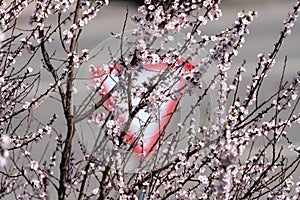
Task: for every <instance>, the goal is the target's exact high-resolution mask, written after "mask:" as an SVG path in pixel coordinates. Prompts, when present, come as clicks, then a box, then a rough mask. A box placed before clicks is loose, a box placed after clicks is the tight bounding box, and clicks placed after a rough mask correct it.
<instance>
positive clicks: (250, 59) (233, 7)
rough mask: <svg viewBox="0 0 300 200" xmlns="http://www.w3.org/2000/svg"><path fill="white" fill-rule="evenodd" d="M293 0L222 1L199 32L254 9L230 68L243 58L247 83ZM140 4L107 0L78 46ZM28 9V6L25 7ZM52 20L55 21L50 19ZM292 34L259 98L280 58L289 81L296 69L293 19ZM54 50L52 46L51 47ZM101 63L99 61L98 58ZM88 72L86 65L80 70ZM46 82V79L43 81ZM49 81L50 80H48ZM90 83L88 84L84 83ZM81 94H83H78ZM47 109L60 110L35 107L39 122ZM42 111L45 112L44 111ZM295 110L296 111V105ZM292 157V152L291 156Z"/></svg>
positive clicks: (271, 85)
mask: <svg viewBox="0 0 300 200" xmlns="http://www.w3.org/2000/svg"><path fill="white" fill-rule="evenodd" d="M295 2H296V0H251V1H250V0H223V1H222V4H221V9H222V11H223V16H222V18H221V19H220V20H219V21H216V22H212V23H211V22H210V23H208V24H207V26H205V27H204V28H203V30H202V33H203V34H207V35H213V34H216V33H219V32H221V31H223V30H225V29H226V28H228V27H230V26H231V25H232V24H233V23H234V21H235V19H236V18H237V13H238V12H240V11H242V10H245V11H249V10H254V11H257V12H258V17H257V18H255V19H254V21H253V22H252V23H251V25H250V27H249V29H250V34H249V35H247V36H246V42H245V44H244V46H243V48H242V49H240V51H239V55H238V57H237V58H235V60H234V63H233V68H237V67H238V66H240V65H241V64H242V62H243V60H246V62H247V64H246V65H245V68H246V70H247V72H246V73H244V81H245V83H249V82H247V81H250V78H251V73H252V72H254V69H255V67H256V66H257V62H258V59H257V54H259V53H263V54H268V53H269V52H271V51H272V50H273V46H274V43H275V42H277V40H278V38H279V33H280V30H281V29H282V28H283V21H284V19H285V18H286V17H287V15H288V12H289V11H291V10H292V6H293V4H294V3H295ZM141 3H142V0H138V1H120V0H111V1H110V4H109V5H108V6H107V7H104V8H102V9H101V10H100V13H99V15H98V16H97V17H96V19H94V20H92V21H91V22H90V23H89V24H88V25H87V26H86V30H85V31H83V32H82V37H81V39H80V41H79V44H80V49H84V48H87V49H91V50H92V49H94V48H95V47H96V46H97V45H98V44H101V43H102V44H103V42H104V41H105V40H107V39H108V38H110V37H111V32H114V33H120V32H121V31H122V27H123V23H124V19H125V15H126V9H127V8H128V11H129V16H130V15H134V14H137V8H138V6H139V5H140V4H141ZM28 11H30V9H28ZM29 15H30V12H28V13H24V14H23V15H22V16H21V17H24V18H25V17H26V19H24V20H25V21H26V20H28V17H29ZM53 22H54V23H55V21H53ZM134 27H135V24H134V23H132V22H131V20H128V22H127V27H126V30H130V29H132V28H134ZM292 31H293V32H292V35H291V36H289V37H288V38H286V40H285V41H284V44H283V46H282V48H281V51H280V52H279V54H278V56H277V59H276V63H277V64H276V65H275V66H274V69H273V71H272V72H271V73H270V75H269V76H268V79H267V80H266V81H265V85H264V87H263V91H264V92H263V94H262V95H261V97H260V98H262V99H263V98H264V97H268V96H270V95H271V94H272V91H275V90H277V89H278V84H279V80H280V74H281V71H282V66H283V63H284V58H285V56H286V55H287V56H288V63H287V72H286V79H289V80H291V79H292V77H293V76H294V75H295V73H296V72H297V71H299V70H300V21H299V22H296V24H295V26H294V28H293V29H292ZM53 48H54V49H55V46H54V47H53ZM37 62H38V64H37V65H38V66H40V60H37ZM99 62H101V61H99ZM83 70H85V72H86V73H88V68H85V69H83ZM50 79H51V77H49V78H48V80H47V76H45V79H43V80H45V82H44V83H41V85H43V84H44V86H45V88H46V87H48V85H49V81H50ZM47 81H48V82H47ZM51 81H52V79H51ZM87 84H90V83H87ZM78 90H79V91H84V90H86V89H85V88H84V86H79V87H78ZM82 96H84V95H82ZM76 98H79V100H80V99H81V95H77V97H76ZM49 108H51V111H53V112H58V113H61V108H58V107H57V102H56V101H53V102H52V101H51V100H50V101H49V102H48V103H47V104H45V105H44V106H42V107H41V108H40V109H38V111H37V112H38V115H39V119H40V120H42V121H48V119H49V115H50V116H52V114H51V113H50V114H49V112H48V110H49ZM45 110H46V111H47V112H45ZM296 112H298V113H299V112H300V109H299V106H298V109H297V110H296ZM60 117H61V119H62V120H57V121H56V123H55V126H56V129H57V130H59V131H61V132H65V128H66V126H65V121H64V119H63V117H62V115H61V116H60ZM78 131H79V132H82V134H83V135H84V137H86V140H87V141H88V140H89V137H87V135H88V132H89V131H88V129H86V128H85V127H84V126H82V127H81V128H78ZM290 134H291V136H292V138H294V139H296V140H295V141H298V142H297V144H298V146H300V135H299V134H300V127H299V126H298V127H295V128H293V129H292V130H291V132H290ZM291 156H292V155H291Z"/></svg>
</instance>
